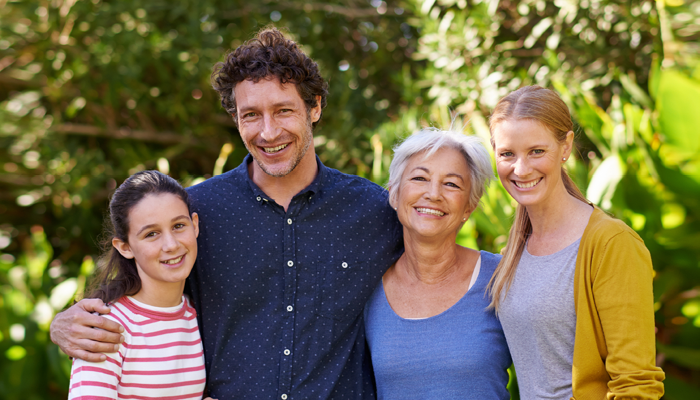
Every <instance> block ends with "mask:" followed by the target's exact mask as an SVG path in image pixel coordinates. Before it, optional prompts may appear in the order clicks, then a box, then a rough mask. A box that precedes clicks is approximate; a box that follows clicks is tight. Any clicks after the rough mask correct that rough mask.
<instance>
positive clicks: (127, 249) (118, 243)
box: [112, 238, 134, 260]
mask: <svg viewBox="0 0 700 400" xmlns="http://www.w3.org/2000/svg"><path fill="white" fill-rule="evenodd" d="M112 246H114V248H115V249H117V251H118V252H119V254H121V255H122V256H123V257H124V258H127V259H129V260H130V259H132V258H134V253H133V252H132V251H131V246H129V243H126V242H124V241H122V240H121V239H117V238H113V239H112Z"/></svg>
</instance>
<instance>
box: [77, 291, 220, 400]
mask: <svg viewBox="0 0 700 400" xmlns="http://www.w3.org/2000/svg"><path fill="white" fill-rule="evenodd" d="M110 308H111V310H112V311H111V312H110V314H108V315H105V317H107V318H109V319H112V320H114V321H116V322H118V323H119V324H121V325H122V326H123V327H124V331H125V332H124V342H123V343H122V344H121V345H120V347H119V351H118V352H116V353H111V354H107V360H105V361H102V362H99V363H92V362H87V361H83V360H79V359H74V360H73V370H72V371H71V380H70V392H69V394H68V398H69V400H73V399H76V400H79V399H80V400H87V399H90V400H94V399H97V400H101V399H137V400H138V399H155V398H159V399H171V400H186V399H201V398H202V394H203V391H204V384H205V381H206V376H205V371H204V354H203V352H202V340H201V338H200V336H199V329H198V328H197V313H196V312H195V310H194V308H193V307H192V305H191V304H190V302H189V300H188V299H187V298H186V297H185V296H183V301H182V304H180V305H179V306H175V307H169V308H161V307H153V306H149V305H147V304H144V303H141V302H139V301H137V300H135V299H134V298H132V297H122V298H121V299H119V300H118V301H116V302H114V303H113V304H111V305H110Z"/></svg>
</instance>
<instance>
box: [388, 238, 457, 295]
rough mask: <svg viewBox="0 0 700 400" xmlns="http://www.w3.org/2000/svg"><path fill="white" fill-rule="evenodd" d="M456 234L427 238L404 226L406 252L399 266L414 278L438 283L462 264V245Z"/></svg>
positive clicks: (429, 282) (427, 282)
mask: <svg viewBox="0 0 700 400" xmlns="http://www.w3.org/2000/svg"><path fill="white" fill-rule="evenodd" d="M455 239H456V234H454V235H450V237H449V238H439V239H431V240H425V238H421V237H415V235H411V233H409V232H408V231H407V230H406V228H404V243H405V248H406V250H405V252H404V253H403V255H402V256H401V258H400V259H399V262H398V263H397V266H398V267H399V268H400V269H403V270H404V272H405V273H407V274H408V275H409V276H410V277H412V278H413V279H417V280H419V281H421V282H423V283H426V284H438V283H440V282H444V281H445V280H446V279H447V278H448V277H450V276H451V275H452V274H453V273H454V272H456V270H458V269H459V268H458V267H459V265H460V262H459V261H460V254H459V250H460V249H461V247H460V246H458V245H457V244H455Z"/></svg>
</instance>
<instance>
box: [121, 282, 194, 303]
mask: <svg viewBox="0 0 700 400" xmlns="http://www.w3.org/2000/svg"><path fill="white" fill-rule="evenodd" d="M144 283H145V282H144V281H143V280H142V281H141V290H139V292H138V293H136V294H135V295H133V296H132V297H133V298H135V299H136V300H138V301H140V302H142V303H144V304H148V305H149V306H153V307H175V306H177V305H180V303H181V302H182V291H183V290H184V289H185V281H182V282H167V283H166V282H160V283H159V284H158V285H149V284H148V283H146V284H145V285H144Z"/></svg>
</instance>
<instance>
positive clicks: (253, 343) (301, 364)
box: [51, 28, 403, 400]
mask: <svg viewBox="0 0 700 400" xmlns="http://www.w3.org/2000/svg"><path fill="white" fill-rule="evenodd" d="M212 85H213V87H214V89H215V90H216V91H217V92H218V93H219V95H220V97H221V104H222V105H223V107H224V109H226V111H227V112H228V113H230V114H231V116H232V117H233V119H234V121H235V123H236V126H237V127H238V130H239V133H240V135H241V139H242V140H243V143H244V144H245V146H246V148H247V149H248V152H249V153H250V154H249V155H248V156H247V157H246V158H245V160H244V161H243V163H241V165H240V166H238V167H237V168H235V169H233V170H231V171H228V172H226V173H224V174H221V175H218V176H216V177H214V178H211V179H208V180H207V181H205V182H203V183H201V184H199V185H197V186H194V187H192V188H189V189H188V191H189V193H190V195H191V198H192V200H193V211H196V212H197V213H198V214H199V216H200V221H201V223H200V236H199V238H198V244H199V251H198V259H197V263H196V265H195V268H194V269H193V271H192V274H191V275H190V279H189V294H190V296H191V298H192V300H193V301H194V304H195V307H196V309H197V313H198V318H199V327H200V330H201V333H202V342H203V345H204V354H205V360H206V371H207V385H208V390H209V394H210V395H211V396H212V397H215V398H219V399H230V398H244V399H275V398H276V399H282V400H286V399H373V398H375V388H374V383H373V378H372V371H371V362H370V360H369V355H368V349H367V348H366V345H365V337H364V321H363V316H362V310H363V308H364V304H365V302H366V300H367V299H368V298H369V296H370V295H371V293H372V291H373V290H374V288H375V287H376V285H377V284H378V283H379V282H380V280H381V277H382V275H383V273H384V271H385V270H386V269H387V268H388V267H389V265H391V264H392V263H393V262H395V261H396V259H398V257H399V255H400V253H401V252H402V249H403V247H402V246H403V245H402V243H403V239H402V229H401V225H400V224H399V222H398V220H397V218H396V214H395V212H394V211H393V210H392V209H391V208H390V206H389V204H388V201H387V194H386V191H385V190H384V189H382V188H381V187H379V186H377V185H375V184H373V183H371V182H369V181H367V180H365V179H362V178H359V177H356V176H351V175H346V174H343V173H341V172H339V171H337V170H334V169H331V168H328V167H326V166H324V165H323V164H322V163H321V161H320V160H319V158H318V157H316V154H315V151H314V146H313V129H314V128H315V126H316V125H317V124H318V122H319V121H320V119H321V116H322V110H323V108H324V107H325V106H326V96H327V94H328V85H327V83H326V82H325V81H324V80H323V78H322V77H321V75H320V73H319V70H318V65H317V64H316V63H315V62H314V61H313V60H311V59H310V58H309V57H308V56H306V54H304V53H303V52H302V51H301V50H300V49H299V47H298V46H297V44H296V43H295V42H294V41H292V40H290V39H288V38H286V37H285V36H284V35H283V34H282V33H281V32H279V31H278V30H277V29H274V28H272V29H264V30H262V31H261V32H259V33H258V34H257V35H256V37H255V38H253V39H251V40H250V41H248V42H246V43H245V44H243V45H242V46H240V47H239V48H237V49H236V50H234V51H233V52H231V53H229V54H227V55H226V57H225V60H224V61H223V62H221V63H218V64H217V65H216V66H215V67H214V72H213V73H212ZM91 311H97V312H106V311H108V310H106V309H105V308H104V307H103V305H102V304H101V302H100V301H99V300H95V299H86V300H82V301H81V302H79V303H77V304H76V305H75V306H73V307H71V308H70V309H69V310H67V311H65V312H63V313H61V314H59V315H58V316H57V317H56V318H55V320H54V322H53V323H52V326H51V337H52V340H53V341H54V342H55V343H57V344H59V345H60V346H61V348H62V349H63V350H64V351H65V352H66V353H67V354H69V355H71V356H74V357H78V358H84V359H87V360H99V359H100V358H99V357H100V356H103V355H102V354H100V352H108V351H112V350H111V348H112V346H113V344H112V343H118V342H119V338H120V335H119V334H118V333H112V332H119V327H118V326H114V325H116V324H114V325H112V323H111V322H110V321H107V320H106V319H103V318H101V317H98V316H96V315H92V314H90V313H89V312H91ZM93 326H96V327H100V328H102V330H96V329H90V327H93ZM183 379H187V378H186V375H183Z"/></svg>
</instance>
